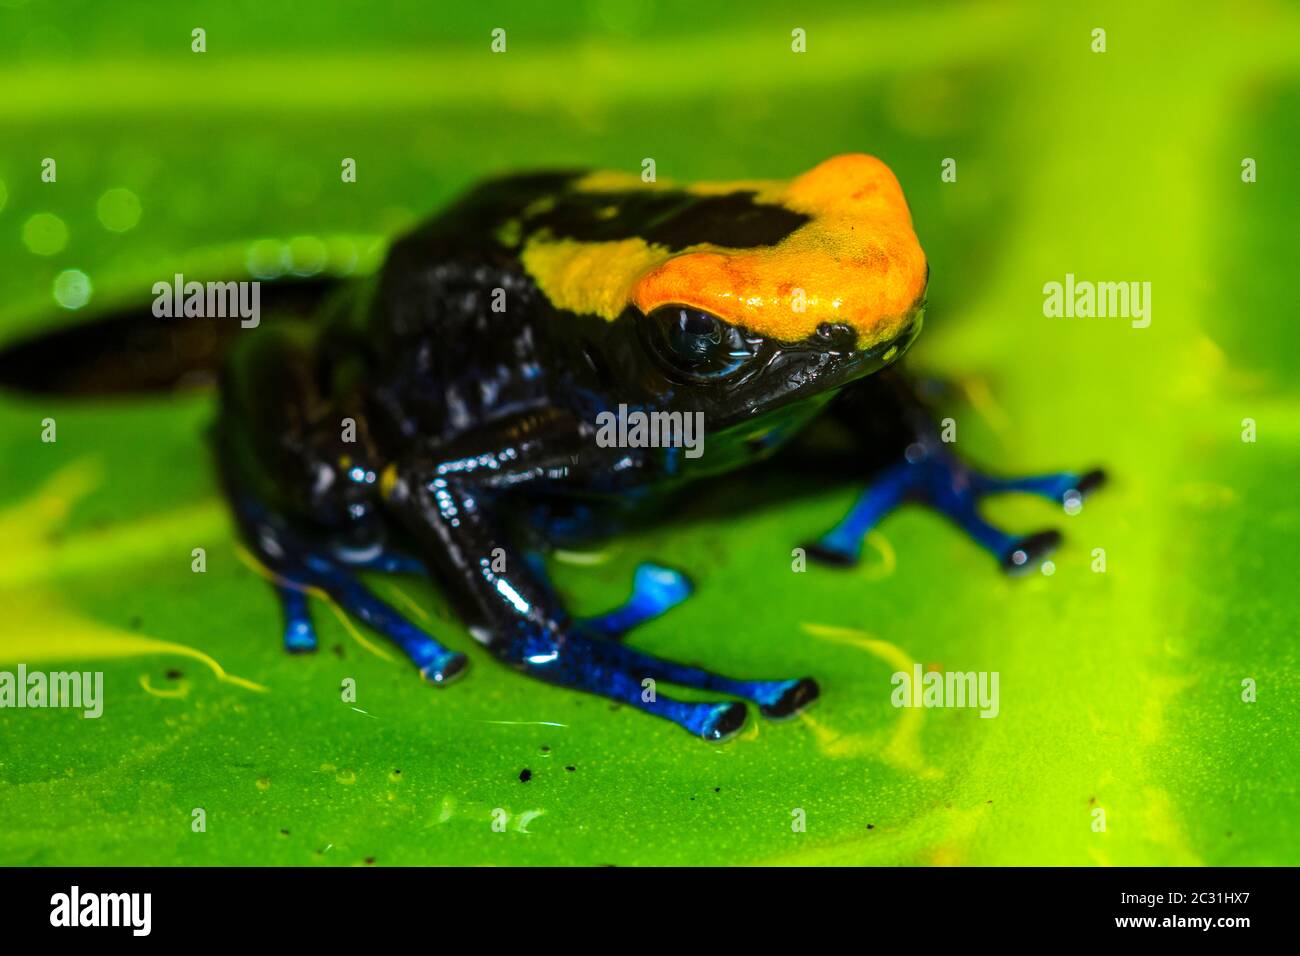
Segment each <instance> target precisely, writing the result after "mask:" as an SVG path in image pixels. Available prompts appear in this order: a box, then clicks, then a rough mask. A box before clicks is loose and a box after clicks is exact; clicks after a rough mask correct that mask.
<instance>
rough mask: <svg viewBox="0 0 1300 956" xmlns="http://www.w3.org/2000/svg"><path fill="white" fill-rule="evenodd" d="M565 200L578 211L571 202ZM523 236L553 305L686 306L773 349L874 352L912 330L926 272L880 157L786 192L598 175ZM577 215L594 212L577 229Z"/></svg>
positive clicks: (804, 178) (604, 308)
mask: <svg viewBox="0 0 1300 956" xmlns="http://www.w3.org/2000/svg"><path fill="white" fill-rule="evenodd" d="M566 200H568V202H566ZM559 205H560V206H568V207H569V215H567V216H564V217H562V218H558V219H557V218H556V214H557V212H559V210H557V209H555V208H554V207H549V208H547V209H546V210H542V211H540V213H541V214H540V215H539V216H537V220H539V221H535V222H528V221H527V220H526V223H527V226H546V225H547V224H548V222H549V223H550V224H552V225H555V226H558V227H559V228H542V229H540V230H535V229H532V228H527V229H526V231H527V233H528V239H527V241H526V242H525V243H524V247H523V260H524V263H525V266H526V267H527V268H528V271H529V272H530V274H532V276H533V277H534V278H535V279H536V280H537V282H538V285H539V287H540V288H541V289H542V291H543V292H545V293H546V294H547V296H548V297H549V298H550V299H551V301H552V303H553V304H555V305H556V306H558V307H560V308H564V309H568V310H571V311H574V312H580V313H587V314H592V313H594V314H597V315H601V316H604V317H605V318H608V319H614V318H617V317H618V316H619V315H620V314H621V313H622V312H623V311H624V310H625V309H626V308H627V307H628V306H634V307H635V308H636V309H638V310H640V312H642V313H643V314H647V315H648V314H650V313H652V312H654V311H656V310H659V309H663V308H665V307H669V306H684V307H687V308H690V309H694V310H699V311H700V312H703V313H707V314H708V315H712V316H716V317H717V318H719V319H721V320H723V321H724V322H726V323H728V324H729V325H731V326H734V327H738V328H740V329H742V330H744V331H745V332H748V333H752V334H754V335H758V336H762V337H763V338H765V339H770V340H775V341H778V342H785V343H796V342H801V341H805V340H809V339H814V340H815V339H816V336H817V335H818V333H819V330H820V331H821V332H822V333H825V332H826V330H828V329H835V330H837V331H838V332H840V333H841V337H843V333H850V334H851V337H852V339H853V343H854V346H855V347H856V348H857V349H859V350H862V349H870V348H873V347H874V346H877V345H880V344H882V343H887V342H890V341H893V340H895V339H897V338H899V336H900V335H901V334H902V333H903V332H904V331H905V330H908V329H909V328H910V327H912V326H914V325H915V320H916V318H917V316H918V314H919V311H920V308H921V305H922V300H923V297H924V293H925V286H926V278H927V266H926V261H925V253H924V252H923V251H922V249H921V246H920V243H919V242H918V241H917V238H916V234H915V233H914V232H913V231H912V220H911V215H910V214H909V212H908V208H907V202H906V200H905V199H904V198H903V192H902V189H901V188H900V187H899V185H898V180H897V179H895V178H894V175H893V173H891V172H890V170H889V167H887V166H886V165H885V164H884V163H882V162H881V161H880V160H878V159H876V158H874V157H872V156H867V155H864V154H861V153H851V154H847V155H843V156H837V157H835V158H833V159H828V160H826V161H825V162H823V163H820V164H819V165H817V166H815V167H813V168H812V169H811V170H809V171H808V172H806V173H804V174H802V175H800V176H797V177H795V178H794V179H791V180H788V181H770V180H760V181H746V182H727V183H696V184H693V185H687V186H675V185H672V184H668V183H663V182H660V183H643V182H642V181H641V179H640V178H639V177H636V176H630V175H625V174H610V173H597V174H593V175H589V176H586V177H584V178H582V179H579V180H577V181H576V182H575V183H574V184H573V185H572V187H571V191H570V192H569V194H568V196H566V197H565V198H564V199H561V200H559ZM574 206H578V207H585V206H590V207H591V209H592V210H594V211H593V212H592V213H591V214H590V216H589V217H582V218H590V219H591V222H590V223H586V225H587V226H589V227H590V228H586V229H583V230H580V231H578V230H570V229H565V228H564V225H563V224H564V223H565V222H566V221H567V222H568V223H569V224H570V225H572V224H573V222H574V217H573V215H572V209H573V207H574Z"/></svg>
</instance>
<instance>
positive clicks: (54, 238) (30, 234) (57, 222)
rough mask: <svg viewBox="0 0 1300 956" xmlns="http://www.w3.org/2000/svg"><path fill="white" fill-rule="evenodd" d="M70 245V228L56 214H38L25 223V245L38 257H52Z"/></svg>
mask: <svg viewBox="0 0 1300 956" xmlns="http://www.w3.org/2000/svg"><path fill="white" fill-rule="evenodd" d="M67 244H68V227H67V226H65V225H64V224H63V220H62V219H60V218H59V217H58V216H56V215H54V213H50V212H38V213H36V215H34V216H32V217H31V218H30V219H28V220H27V221H26V222H25V223H23V245H25V246H26V247H27V249H28V251H30V252H34V253H35V254H36V255H38V256H52V255H54V254H55V253H59V252H62V251H63V247H64V246H66V245H67Z"/></svg>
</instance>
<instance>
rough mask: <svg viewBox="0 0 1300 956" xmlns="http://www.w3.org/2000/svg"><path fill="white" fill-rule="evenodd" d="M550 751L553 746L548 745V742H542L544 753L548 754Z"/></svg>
mask: <svg viewBox="0 0 1300 956" xmlns="http://www.w3.org/2000/svg"><path fill="white" fill-rule="evenodd" d="M550 752H551V748H550V747H548V746H546V744H542V753H544V754H548V753H550Z"/></svg>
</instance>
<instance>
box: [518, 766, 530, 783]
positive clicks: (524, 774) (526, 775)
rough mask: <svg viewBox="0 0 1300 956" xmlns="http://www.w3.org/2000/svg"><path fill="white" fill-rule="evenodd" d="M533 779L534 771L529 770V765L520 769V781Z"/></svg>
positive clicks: (525, 781) (524, 781)
mask: <svg viewBox="0 0 1300 956" xmlns="http://www.w3.org/2000/svg"><path fill="white" fill-rule="evenodd" d="M532 779H533V772H532V771H531V770H529V769H528V768H527V767H525V768H524V769H523V770H520V771H519V782H520V783H527V782H528V781H529V780H532Z"/></svg>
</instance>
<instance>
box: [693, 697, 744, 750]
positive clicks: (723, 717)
mask: <svg viewBox="0 0 1300 956" xmlns="http://www.w3.org/2000/svg"><path fill="white" fill-rule="evenodd" d="M705 706H706V707H708V711H707V716H706V717H705V719H704V721H703V722H702V723H701V725H700V736H701V737H703V738H704V739H705V740H709V741H712V742H714V743H722V742H723V741H727V740H730V739H731V738H732V737H734V736H736V734H738V733H739V732H740V729H741V728H742V727H744V726H745V718H746V716H747V713H746V709H745V705H744V704H742V703H740V702H739V701H734V700H733V701H728V702H726V703H722V704H708V705H705Z"/></svg>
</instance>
